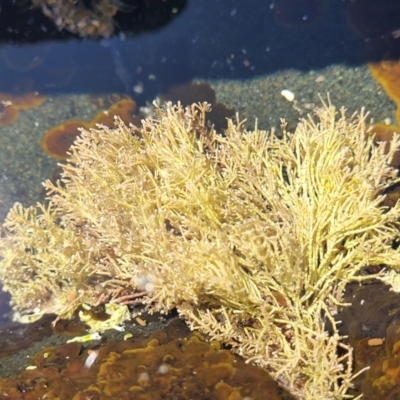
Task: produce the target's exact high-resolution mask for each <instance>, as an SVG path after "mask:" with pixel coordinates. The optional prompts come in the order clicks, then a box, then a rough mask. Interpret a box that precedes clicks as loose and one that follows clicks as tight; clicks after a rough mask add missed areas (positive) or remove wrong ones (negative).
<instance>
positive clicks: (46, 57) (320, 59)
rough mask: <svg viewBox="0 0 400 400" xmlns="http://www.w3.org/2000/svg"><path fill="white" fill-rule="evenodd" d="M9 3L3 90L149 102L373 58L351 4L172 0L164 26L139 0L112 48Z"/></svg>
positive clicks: (0, 73)
mask: <svg viewBox="0 0 400 400" xmlns="http://www.w3.org/2000/svg"><path fill="white" fill-rule="evenodd" d="M2 3H4V5H3V6H2V11H1V12H0V26H1V30H0V35H1V36H0V42H1V47H0V53H1V55H2V59H1V61H0V91H24V90H27V89H29V90H32V89H33V90H38V91H40V92H42V93H60V92H64V93H65V92H67V93H77V92H80V93H82V92H83V93H95V92H97V93H104V92H119V91H126V90H128V91H129V92H130V94H132V95H134V96H135V98H136V99H138V100H139V101H140V100H142V101H144V100H152V99H153V98H154V97H155V96H156V95H158V94H159V93H160V92H163V91H166V90H167V89H168V87H170V86H171V85H174V84H176V83H180V82H183V81H187V80H190V79H192V78H195V77H196V78H201V79H224V78H229V79H246V78H252V77H256V76H263V75H265V74H270V73H272V72H274V71H277V70H282V69H288V68H295V69H299V70H310V69H318V68H323V67H325V66H328V65H332V64H342V63H345V64H348V65H359V64H362V63H364V62H365V60H366V57H368V54H367V51H366V46H365V44H364V43H363V40H362V39H361V38H360V37H358V36H357V35H356V34H355V33H354V29H352V28H351V27H350V26H349V24H348V23H347V21H346V8H347V4H346V2H343V1H338V0H331V1H329V2H325V1H295V0H292V1H288V0H285V1H275V2H273V1H260V0H247V1H238V0H237V1H236V0H229V1H222V0H221V1H218V0H202V1H193V0H192V1H191V0H188V1H184V0H181V1H179V2H178V1H175V2H173V1H168V2H166V3H167V5H168V6H164V9H163V10H162V12H163V13H164V14H163V18H162V17H160V16H159V15H158V14H157V13H156V12H155V11H151V10H148V9H144V10H143V9H140V10H137V9H134V7H133V5H135V3H137V4H142V3H146V2H145V1H142V2H141V1H137V2H135V1H131V2H126V3H128V4H130V5H131V6H132V9H133V11H131V12H119V13H118V14H117V16H116V17H115V19H114V27H113V28H114V33H113V35H112V37H111V38H106V39H105V38H79V37H77V35H73V34H71V33H69V32H67V31H65V30H63V31H58V30H57V28H55V27H54V25H53V24H52V21H51V20H49V19H48V18H46V17H44V16H43V14H42V13H41V12H40V9H34V10H32V9H30V6H29V1H26V2H22V1H21V2H13V1H11V0H5V1H3V2H2ZM10 3H11V4H14V3H15V4H14V5H13V6H10V5H9V4H10ZM126 3H125V4H126ZM149 3H151V2H149ZM153 3H154V4H153V5H152V7H153V8H157V3H160V2H153ZM161 3H163V2H161ZM319 3H322V4H323V5H322V6H321V5H320V4H319ZM325 3H326V4H325ZM7 5H8V6H7ZM138 7H139V6H138ZM125 8H127V7H125ZM297 9H298V10H297ZM127 11H129V8H128V10H127ZM139 11H140V12H139ZM119 15H120V17H119ZM154 15H156V16H157V17H155V16H154ZM16 17H18V18H16ZM117 17H118V18H117ZM146 18H147V19H146ZM147 20H148V21H147ZM146 21H147V25H146ZM379 34H380V33H379ZM116 54H118V57H115V55H116ZM116 58H118V60H116ZM134 87H135V88H136V91H135V90H133V88H134Z"/></svg>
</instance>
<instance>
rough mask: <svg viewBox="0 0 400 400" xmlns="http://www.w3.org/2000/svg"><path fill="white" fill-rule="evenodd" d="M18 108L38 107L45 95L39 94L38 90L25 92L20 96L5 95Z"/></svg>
mask: <svg viewBox="0 0 400 400" xmlns="http://www.w3.org/2000/svg"><path fill="white" fill-rule="evenodd" d="M6 97H8V98H9V100H10V101H11V102H12V104H13V106H14V107H15V108H17V109H18V110H29V109H30V108H37V107H40V106H41V105H42V104H43V103H44V102H45V101H46V96H41V95H40V94H39V93H38V92H30V93H26V94H24V95H22V96H14V95H9V96H6Z"/></svg>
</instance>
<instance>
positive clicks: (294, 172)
mask: <svg viewBox="0 0 400 400" xmlns="http://www.w3.org/2000/svg"><path fill="white" fill-rule="evenodd" d="M208 108H209V107H208V105H206V104H201V105H193V106H192V107H190V108H187V109H183V108H182V107H180V106H172V105H168V106H166V107H165V108H162V109H157V110H156V116H155V117H154V118H153V119H147V120H145V121H143V123H142V126H141V127H140V128H135V127H127V126H125V125H124V124H123V123H122V122H121V121H117V122H116V127H115V129H109V128H106V127H101V128H98V129H94V130H90V131H83V132H82V136H81V137H80V138H78V139H77V142H76V144H75V146H74V147H73V148H72V153H71V159H70V162H69V163H68V164H67V165H64V166H63V169H64V172H63V177H62V182H59V183H57V184H52V183H51V182H49V181H47V182H45V184H44V186H45V188H46V190H47V193H48V198H49V204H48V205H39V206H37V207H31V208H24V207H22V206H21V205H20V204H16V205H15V206H14V207H13V209H12V210H11V211H10V213H9V215H8V217H7V220H6V221H5V223H4V234H3V237H2V238H1V240H0V254H1V256H2V257H3V260H2V261H1V264H0V279H1V280H2V281H3V282H4V288H5V289H6V290H7V291H9V292H10V293H11V295H12V302H13V306H14V308H15V311H16V312H17V313H19V314H18V315H27V314H37V315H40V314H42V313H46V312H55V313H56V314H58V315H59V316H61V317H68V316H70V315H71V314H72V312H73V311H74V310H76V309H77V307H78V306H80V305H82V304H86V305H89V306H92V305H96V304H99V303H110V302H111V303H112V302H115V303H119V304H125V303H130V302H143V303H147V304H148V307H149V308H150V309H151V310H161V311H165V312H166V311H168V310H170V309H171V308H173V307H176V308H177V309H178V311H179V312H180V314H181V315H182V316H183V317H185V318H186V319H187V321H188V323H189V324H190V326H191V327H193V328H198V329H201V330H202V331H203V332H206V333H208V334H210V335H211V336H212V337H213V338H214V339H217V340H220V341H223V342H224V343H227V344H229V345H231V346H232V347H233V349H234V350H236V351H237V352H239V353H240V354H242V355H243V356H244V357H245V358H247V359H249V360H251V361H253V362H255V363H257V364H259V365H261V366H262V367H264V368H265V369H267V370H268V371H269V372H270V373H271V374H272V375H273V376H274V377H275V378H276V379H277V380H278V381H279V382H280V383H281V384H282V385H283V386H285V387H287V388H288V389H289V390H290V391H291V392H292V393H293V394H295V395H296V396H298V397H299V398H304V399H308V400H311V399H315V400H316V399H318V400H320V399H326V400H329V399H341V398H346V396H347V393H348V389H349V387H350V386H351V380H352V378H353V376H352V362H351V361H352V360H351V349H349V348H348V347H347V346H346V345H345V344H344V342H343V338H341V337H340V336H339V335H338V333H337V329H336V324H335V322H334V320H333V315H334V314H335V312H336V311H337V309H338V307H339V306H341V302H342V295H343V292H344V288H345V286H346V284H347V283H349V282H354V281H358V282H368V281H372V280H375V279H380V280H382V281H384V282H386V283H388V284H391V285H392V286H393V288H394V289H395V290H399V288H400V284H399V274H398V271H399V265H400V256H399V253H398V251H397V250H395V249H394V248H393V246H392V244H393V242H394V241H395V240H398V239H399V216H400V205H399V203H397V204H396V205H395V206H394V207H392V208H388V207H385V205H384V203H383V200H384V198H385V195H384V192H385V189H387V188H388V187H389V186H390V185H392V184H393V183H395V182H396V181H397V178H396V177H397V171H396V170H395V169H393V168H392V167H391V166H390V165H389V164H390V160H391V159H392V157H393V155H394V153H395V152H396V151H398V150H399V148H400V140H399V138H398V137H397V136H396V137H395V138H394V139H393V140H392V142H391V143H390V146H389V147H390V148H389V151H388V152H387V153H385V149H384V146H383V145H378V146H376V145H374V143H373V138H372V136H371V135H370V134H369V133H368V132H367V129H366V125H365V117H364V116H363V115H357V116H353V117H351V118H347V117H346V116H345V113H344V111H343V110H341V111H339V112H337V111H336V110H335V109H334V108H333V107H332V106H330V105H329V106H325V107H323V108H321V109H319V110H317V111H316V114H315V117H314V118H309V119H306V120H302V121H301V122H300V123H299V125H298V127H297V129H296V131H295V132H294V133H293V134H289V133H287V132H286V131H285V130H283V137H282V138H278V137H277V136H276V135H275V134H274V133H267V132H264V131H261V130H258V129H257V128H256V129H255V130H254V131H246V130H245V129H244V128H243V125H242V124H241V123H236V124H235V123H233V122H230V123H229V126H228V129H227V131H226V132H225V134H224V135H219V134H217V133H216V132H215V131H214V130H213V129H211V128H209V127H207V126H206V123H205V114H206V112H207V111H208ZM372 265H380V266H381V265H384V266H385V269H384V270H383V271H382V272H380V273H379V274H376V275H368V274H366V273H365V269H366V267H368V266H372ZM327 320H330V321H331V324H332V326H333V334H331V335H329V334H328V333H327V332H326V331H325V323H326V321H327ZM338 347H342V350H341V351H340V352H338ZM338 354H340V356H339V355H338ZM350 397H351V396H350Z"/></svg>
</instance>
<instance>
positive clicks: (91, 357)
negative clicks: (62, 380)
mask: <svg viewBox="0 0 400 400" xmlns="http://www.w3.org/2000/svg"><path fill="white" fill-rule="evenodd" d="M89 351H90V350H89ZM98 354H99V352H98V351H95V350H93V351H90V353H89V355H88V357H87V359H86V361H85V365H84V368H87V369H89V368H90V367H91V366H92V365H93V363H94V362H95V361H96V358H97V356H98Z"/></svg>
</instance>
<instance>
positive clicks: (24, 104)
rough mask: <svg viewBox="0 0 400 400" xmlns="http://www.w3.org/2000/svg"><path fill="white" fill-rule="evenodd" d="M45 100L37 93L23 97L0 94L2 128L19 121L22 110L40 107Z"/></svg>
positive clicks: (0, 121)
mask: <svg viewBox="0 0 400 400" xmlns="http://www.w3.org/2000/svg"><path fill="white" fill-rule="evenodd" d="M45 100H46V97H45V96H41V95H39V94H38V93H37V92H30V93H26V94H25V95H21V96H17V95H14V94H8V93H0V126H7V125H10V124H12V123H13V122H15V121H16V120H17V118H18V113H19V111H20V110H28V109H30V108H36V107H39V106H41V105H42V104H43V103H44V102H45Z"/></svg>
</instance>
